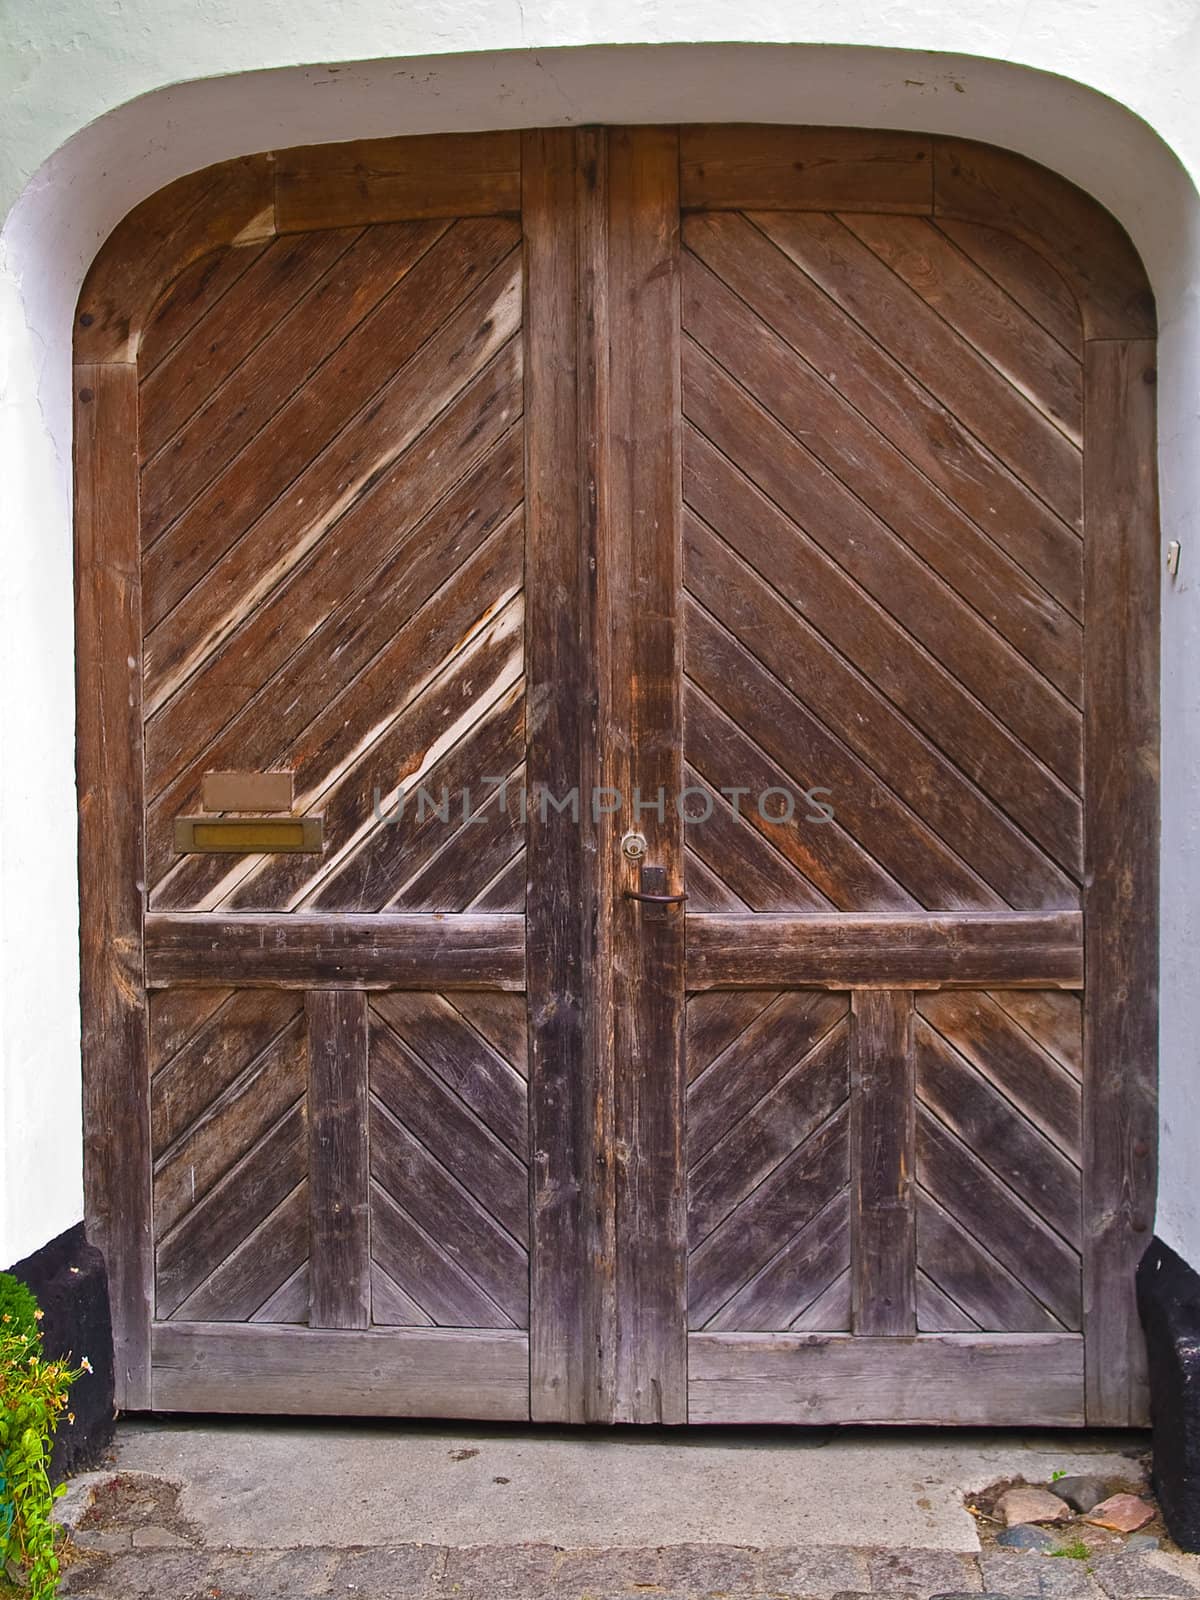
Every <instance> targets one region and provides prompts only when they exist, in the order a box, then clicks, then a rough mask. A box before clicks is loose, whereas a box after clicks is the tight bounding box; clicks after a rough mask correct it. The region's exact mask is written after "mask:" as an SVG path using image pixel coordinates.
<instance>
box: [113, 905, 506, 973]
mask: <svg viewBox="0 0 1200 1600" xmlns="http://www.w3.org/2000/svg"><path fill="white" fill-rule="evenodd" d="M145 941H146V971H147V980H146V981H147V982H148V983H149V984H150V985H151V986H152V987H154V988H170V987H172V986H174V985H177V984H199V985H204V986H206V987H207V986H209V985H211V984H214V983H225V984H233V985H241V984H251V985H254V984H259V985H261V984H264V983H266V984H277V985H280V986H282V987H284V988H300V989H303V988H308V987H309V986H311V985H314V984H317V985H319V984H337V985H347V986H349V985H352V986H354V987H358V988H366V989H371V988H374V989H390V988H404V989H409V988H411V989H516V990H520V989H523V988H524V987H525V919H524V918H523V917H519V916H487V915H482V916H476V915H470V916H468V915H461V916H437V917H423V916H417V915H414V916H403V915H396V916H339V917H332V916H327V917H315V916H311V917H309V916H287V915H284V916H263V917H255V916H227V917H218V916H208V915H205V914H203V913H195V914H193V913H178V914H171V913H166V912H157V913H155V912H151V913H150V914H149V915H148V916H147V917H146V920H145Z"/></svg>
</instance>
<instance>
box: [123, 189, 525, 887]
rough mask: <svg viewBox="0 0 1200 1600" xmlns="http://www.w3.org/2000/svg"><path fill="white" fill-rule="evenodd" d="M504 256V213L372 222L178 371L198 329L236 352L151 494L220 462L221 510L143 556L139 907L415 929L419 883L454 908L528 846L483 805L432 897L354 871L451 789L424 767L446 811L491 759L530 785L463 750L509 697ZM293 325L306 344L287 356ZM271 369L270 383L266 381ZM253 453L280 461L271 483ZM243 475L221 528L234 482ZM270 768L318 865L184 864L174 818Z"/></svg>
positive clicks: (511, 593) (518, 535)
mask: <svg viewBox="0 0 1200 1600" xmlns="http://www.w3.org/2000/svg"><path fill="white" fill-rule="evenodd" d="M518 238H519V234H518V231H517V229H516V228H515V225H514V224H513V223H511V222H509V221H507V220H503V219H492V220H491V221H490V222H489V223H486V224H485V223H484V222H482V221H471V222H468V223H464V224H462V225H461V226H458V227H456V226H447V225H446V224H444V223H438V224H432V223H421V224H406V225H397V226H395V227H379V228H369V229H367V230H366V231H365V232H363V233H361V234H360V235H358V237H357V240H356V242H355V243H354V244H351V245H349V246H348V245H347V241H345V240H341V238H340V236H339V248H338V250H337V251H336V252H335V254H334V259H333V261H332V263H328V262H325V267H326V270H325V272H324V274H323V276H321V277H320V279H319V280H318V283H317V286H316V288H314V289H313V290H312V291H311V293H310V294H308V295H306V296H303V297H301V298H300V300H299V301H298V303H297V305H296V307H295V308H294V311H293V312H292V313H289V315H288V316H285V317H283V318H282V320H280V321H277V322H272V318H273V316H274V310H273V309H268V310H267V311H266V312H265V314H264V312H263V310H262V307H261V304H260V296H261V293H262V285H261V284H260V283H259V281H258V280H259V276H260V275H259V274H256V273H255V272H254V271H253V270H251V271H249V272H247V273H245V274H243V275H242V277H241V278H239V279H238V281H237V282H236V283H235V284H234V285H233V286H232V287H231V288H230V289H229V290H228V291H227V292H226V294H225V295H224V296H223V297H222V299H221V300H220V301H219V302H218V303H217V306H216V307H214V308H213V310H212V311H211V312H210V313H209V314H208V316H207V317H202V318H201V319H200V321H199V323H198V324H197V325H196V326H195V327H193V328H192V329H191V330H190V331H189V332H188V334H187V335H185V337H184V339H183V340H182V341H181V342H180V345H179V346H177V347H176V348H177V349H179V350H180V351H181V354H182V355H186V354H187V350H188V348H190V347H191V346H192V345H193V344H195V343H196V341H200V342H201V344H202V342H203V341H204V339H205V338H206V337H207V336H208V334H209V333H210V332H211V333H212V334H213V335H214V337H215V335H216V332H217V330H214V329H209V327H208V323H209V322H210V321H212V319H213V318H216V317H218V316H220V317H221V318H222V319H223V321H224V322H233V323H236V325H237V326H238V327H239V328H240V338H241V340H242V341H243V342H244V343H246V344H248V345H249V346H250V349H249V351H248V352H240V351H239V352H235V353H231V354H230V356H229V359H228V362H227V365H229V367H230V368H231V370H230V371H229V373H228V374H225V373H224V369H223V368H222V369H221V372H220V373H219V374H218V375H217V379H216V382H215V387H214V391H213V393H212V394H211V395H210V396H209V397H208V399H207V400H206V401H205V402H204V403H203V404H201V405H200V406H199V408H198V409H196V410H195V411H194V412H193V413H192V415H191V416H190V417H189V418H188V419H187V421H186V422H185V423H184V424H182V425H181V426H179V427H178V428H175V427H174V416H173V414H172V417H171V420H170V422H169V423H167V424H163V427H164V429H173V430H174V431H172V432H170V438H169V442H167V443H160V444H157V448H156V449H155V451H154V453H153V454H152V455H149V456H148V457H147V458H146V459H145V460H144V463H143V480H144V481H145V480H146V478H147V475H149V474H152V473H153V472H156V471H157V470H158V464H159V463H160V462H161V461H162V460H163V459H164V457H165V456H167V455H175V456H177V457H178V460H179V461H180V462H182V463H188V464H190V463H194V462H197V461H199V460H201V459H202V458H204V459H208V456H211V460H212V462H213V463H214V464H213V466H212V472H211V478H212V484H211V487H210V488H209V489H206V490H204V491H203V493H204V494H210V495H211V496H213V497H215V498H214V499H213V501H212V505H211V507H210V508H209V509H208V510H207V511H205V512H204V514H203V515H201V516H200V520H199V521H198V522H196V524H195V526H194V527H184V524H185V522H187V520H188V519H189V518H190V517H192V516H193V514H196V515H199V513H194V508H195V506H196V505H197V504H198V503H199V502H198V501H197V499H196V497H195V496H194V495H192V494H191V493H190V491H185V490H181V491H180V492H179V493H178V494H177V495H176V497H175V499H174V500H173V501H172V504H173V506H174V507H175V510H176V513H177V514H176V517H175V520H174V521H172V522H171V524H170V526H169V527H168V528H167V529H164V530H163V531H162V532H157V533H155V532H152V533H151V534H150V535H149V539H150V543H149V548H148V551H147V554H146V556H145V579H144V585H145V588H146V591H147V593H148V594H149V595H150V596H151V609H150V613H149V616H148V619H147V620H148V632H147V639H146V652H145V661H146V695H145V704H146V708H147V716H148V723H147V752H148V787H149V789H150V791H151V793H152V795H153V796H154V800H153V801H152V803H151V807H150V812H149V826H148V837H147V855H148V865H149V874H150V878H151V881H152V883H153V886H154V887H153V889H152V892H151V904H152V905H154V906H156V907H159V908H162V909H172V910H197V909H203V910H210V909H215V908H216V907H218V906H222V905H228V906H230V907H231V908H235V909H242V910H249V909H252V910H289V909H294V908H296V907H302V906H304V905H306V904H307V903H308V902H309V901H310V900H312V899H313V898H314V897H315V896H316V894H317V892H318V890H319V889H323V890H324V894H325V903H326V904H328V905H330V906H332V907H334V908H336V909H339V910H376V909H381V908H382V907H383V906H384V905H389V906H391V907H392V908H394V909H408V908H409V902H408V901H406V899H405V892H404V891H405V888H406V884H407V880H408V877H411V878H412V879H413V895H412V907H413V908H414V909H436V910H460V909H463V908H464V907H465V906H466V905H468V904H469V903H470V902H471V900H473V899H474V898H475V897H476V895H478V894H480V893H483V892H485V891H486V890H487V889H488V887H489V886H490V884H491V882H492V881H493V879H494V878H495V877H496V876H498V875H499V874H500V873H501V872H502V871H503V869H504V868H505V867H506V866H507V864H508V862H509V861H510V860H511V859H512V857H513V856H514V855H515V854H516V853H517V851H518V850H519V848H520V843H521V841H520V837H519V831H520V830H519V822H520V816H519V808H518V807H516V806H510V807H508V808H507V810H505V811H504V812H503V813H502V814H501V808H500V807H498V806H496V805H495V802H494V801H493V806H494V809H495V811H496V812H497V814H501V825H500V826H499V827H498V828H493V829H492V830H491V832H492V837H491V838H490V839H489V840H488V842H487V848H486V849H485V850H480V851H479V852H477V853H473V854H474V857H475V863H476V864H475V870H474V872H473V873H472V872H464V870H463V864H462V863H461V861H459V860H457V859H456V857H457V856H459V855H461V853H462V851H463V849H464V847H465V845H466V840H467V839H471V840H472V842H474V841H475V839H476V838H479V837H480V834H481V833H482V832H486V831H487V830H488V828H489V824H491V822H492V818H491V817H487V818H486V819H485V820H484V821H483V823H482V827H480V826H478V825H477V829H476V833H475V834H468V835H464V837H463V839H462V840H461V841H460V843H459V846H458V847H457V849H456V848H455V847H454V846H450V848H449V853H448V854H447V851H446V846H447V843H448V841H447V840H446V839H445V837H443V838H441V839H440V840H439V844H438V848H439V850H440V851H441V857H440V859H439V862H438V865H437V868H436V870H435V871H433V872H432V874H431V875H426V877H424V878H422V877H421V876H420V873H421V869H422V867H423V866H425V865H426V863H424V862H422V861H421V860H419V859H418V860H416V861H415V862H411V863H407V865H409V866H411V868H412V870H411V872H409V873H408V874H407V875H405V873H403V872H400V873H399V875H398V876H394V878H393V880H391V881H389V882H388V883H387V884H386V885H380V884H378V883H377V882H376V878H375V876H374V875H373V874H372V873H371V872H370V871H369V870H368V869H367V865H366V861H367V859H368V858H370V856H371V855H372V852H374V853H375V854H378V853H379V848H378V846H379V840H378V835H379V833H380V832H381V831H382V829H383V828H384V827H385V826H387V822H388V820H389V817H390V816H391V814H392V813H393V812H394V811H395V808H396V805H397V800H398V797H399V796H400V795H403V794H404V793H405V790H406V788H408V787H409V786H411V787H412V788H413V789H417V788H419V787H422V786H423V787H425V788H426V789H427V790H428V792H429V795H430V796H431V804H432V805H437V804H438V803H439V802H441V803H442V810H443V812H444V811H445V809H446V805H445V800H444V798H443V795H442V787H441V785H440V784H439V783H438V781H437V780H438V779H441V778H443V777H444V776H445V774H443V773H442V772H440V771H439V772H433V771H431V770H430V769H431V768H433V767H434V766H435V765H436V763H437V762H438V760H439V758H442V759H443V760H444V761H448V762H450V764H451V765H452V766H453V773H452V776H453V778H454V779H455V782H456V785H457V787H456V791H455V793H454V802H453V803H454V806H455V808H456V810H457V808H459V807H460V806H461V805H462V804H463V794H464V792H465V791H470V790H473V793H474V799H473V801H472V802H471V805H472V808H473V809H474V810H482V808H483V806H484V802H485V800H486V799H487V796H488V794H489V793H490V789H489V786H488V785H487V784H486V783H484V782H483V781H482V780H483V774H484V773H485V772H486V773H493V766H492V764H491V762H492V758H493V757H496V758H497V759H500V758H503V760H505V761H506V762H507V765H503V766H501V767H499V768H496V769H495V770H494V777H495V778H499V777H502V776H508V775H510V774H512V775H513V776H515V777H519V767H520V759H521V758H520V754H519V751H517V750H515V749H513V750H509V749H501V750H494V749H493V748H492V746H491V745H487V746H486V748H484V749H483V750H481V751H479V752H478V759H476V756H475V753H474V752H472V751H471V749H470V745H471V743H472V740H473V736H474V733H475V730H476V725H477V723H478V722H479V721H481V720H482V719H484V718H486V715H487V713H488V712H489V711H491V710H492V709H493V708H494V705H495V702H496V701H497V699H499V698H502V697H505V696H507V697H508V700H509V702H512V703H519V701H520V693H521V690H520V684H521V678H522V662H521V657H522V603H521V583H522V578H521V568H522V538H523V535H522V525H521V517H520V505H521V495H522V485H521V478H522V471H521V447H520V437H521V435H520V427H519V422H520V416H521V349H520V338H519V333H520V277H521V275H520V259H519V252H517V250H516V248H515V247H516V245H517V242H518ZM368 246H369V248H368ZM264 259H265V258H264ZM324 260H325V258H324V257H322V261H323V262H324ZM322 291H324V298H322V297H321V296H322ZM310 301H312V302H313V303H311V304H310ZM269 306H270V302H268V307H269ZM256 313H257V314H256ZM297 319H298V320H297ZM293 322H296V324H297V328H298V329H307V330H308V333H309V334H310V335H311V337H307V336H306V338H305V339H304V340H299V334H298V332H296V331H293V330H292V323H293ZM264 323H265V324H266V327H265V328H264V327H263V324H264ZM278 341H284V342H285V343H286V348H285V349H282V350H280V351H278V352H275V351H274V348H273V347H274V345H275V343H276V342H278ZM236 354H240V355H241V359H240V361H238V360H236V359H235V355H236ZM268 359H272V360H275V361H276V365H277V367H278V369H279V377H278V382H271V383H268V382H267V379H266V367H265V363H266V362H267V361H268ZM385 362H386V364H385ZM170 363H171V358H170V357H168V358H167V362H166V363H160V364H159V366H157V367H156V368H155V369H154V371H153V372H152V373H150V374H148V375H147V377H146V379H145V384H144V388H143V395H142V402H143V408H144V409H146V410H147V411H149V410H152V409H153V410H154V411H155V415H156V416H157V414H158V412H159V411H161V410H164V409H168V410H169V409H170V408H169V407H166V406H165V403H164V398H163V396H160V395H159V393H158V385H157V383H156V382H155V379H156V375H157V374H159V373H161V372H162V371H163V367H164V365H170ZM351 365H353V371H351ZM185 370H187V371H190V370H191V364H190V362H189V363H187V364H186V365H185ZM272 370H274V369H272ZM168 376H169V374H168ZM343 379H345V380H346V381H343ZM164 382H165V380H164ZM243 389H245V391H246V392H245V394H243V393H242V390H243ZM164 392H165V393H169V392H170V391H169V387H168V389H167V390H166V391H164ZM251 397H252V400H253V403H251ZM192 399H195V396H193V397H192ZM187 404H189V405H190V404H191V399H190V400H189V401H188V402H187ZM222 430H225V431H228V432H230V436H231V444H230V447H229V448H228V449H227V448H226V447H225V446H224V445H223V444H221V443H220V442H219V439H218V437H217V436H218V434H220V435H221V437H222V438H223V437H224V434H223V433H222ZM154 437H155V440H156V441H157V434H155V435H154ZM264 439H269V442H270V443H271V445H272V447H273V448H272V450H271V456H272V466H271V468H270V470H262V471H260V466H259V463H258V453H259V452H260V450H261V441H263V440H264ZM275 448H278V449H281V450H283V451H284V453H285V454H286V455H287V457H288V472H289V473H290V475H291V482H290V484H289V483H288V481H287V479H283V480H282V482H281V480H280V476H279V475H278V472H277V468H276V466H275V463H274V452H275ZM206 452H207V453H208V456H206ZM226 456H229V458H230V459H229V460H228V461H226V459H225V457H226ZM194 470H195V471H197V472H199V471H201V470H204V471H207V470H208V468H207V467H205V468H203V469H202V468H200V467H196V468H195V469H194ZM245 474H251V486H250V488H248V489H247V491H246V496H245V498H244V499H243V500H240V501H239V506H240V510H239V511H238V512H237V513H235V514H232V515H231V505H230V501H231V498H233V497H235V487H234V486H233V485H230V484H226V483H225V482H224V480H225V479H227V478H232V479H234V480H235V482H239V481H240V480H241V477H242V475H245ZM273 474H274V475H273ZM280 487H284V488H285V492H284V493H283V494H282V496H280V494H279V489H280ZM189 501H190V504H189ZM181 506H182V507H184V508H185V509H183V510H182V511H180V509H179V508H180V507H181ZM214 524H215V525H216V527H217V528H218V529H219V530H220V531H219V534H218V536H217V538H216V539H214V538H213V536H212V529H213V526H214ZM239 527H243V528H244V531H243V532H241V533H240V534H239V533H238V531H237V530H238V528H239ZM193 548H194V549H195V550H196V552H197V557H196V560H197V563H198V564H193V566H192V568H191V569H190V570H189V569H188V568H187V562H188V561H189V560H190V559H191V558H190V557H189V556H188V555H187V551H188V550H191V549H193ZM160 569H161V570H162V571H163V573H164V574H167V575H169V576H164V577H163V579H162V580H161V582H160V580H159V578H158V577H157V576H156V574H157V573H158V571H159V570H160ZM167 582H170V583H172V584H175V585H176V586H177V588H178V589H179V593H178V594H176V592H175V590H174V589H172V590H171V591H170V592H169V593H165V594H164V598H163V601H162V606H163V608H164V610H163V615H162V618H161V620H160V621H157V622H156V621H155V616H156V609H155V608H156V606H157V602H156V601H155V600H154V598H153V597H154V596H155V595H156V594H158V593H159V592H160V590H161V589H162V584H163V583H167ZM214 701H215V704H214ZM473 713H474V714H473ZM214 735H215V737H214ZM520 740H521V732H520V730H519V729H518V730H517V731H516V733H515V735H514V745H515V744H519V742H520ZM279 767H283V768H287V769H288V770H290V771H291V772H292V773H293V778H294V785H295V795H296V806H297V808H300V809H311V808H317V809H323V810H324V812H325V816H326V835H325V837H326V848H325V852H324V854H323V856H322V857H321V858H320V860H319V861H317V862H315V863H314V862H313V861H311V860H309V859H308V858H297V857H293V858H291V859H290V860H288V861H286V862H285V861H282V860H280V859H278V858H277V859H275V860H269V859H268V860H255V859H254V858H246V859H242V858H237V857H233V858H230V857H224V858H222V857H211V858H205V857H201V856H192V857H186V858H184V859H183V860H180V859H179V858H178V857H176V856H175V854H174V850H173V835H172V828H173V823H174V819H175V817H177V816H179V815H182V814H187V813H189V812H194V811H196V810H198V809H199V804H200V795H199V786H200V779H201V777H202V775H203V772H204V771H206V770H227V769H248V770H269V769H273V768H279ZM427 778H428V779H429V780H430V782H428V783H427V782H426V781H425V780H426V779H427ZM446 794H447V795H448V794H449V785H448V784H447V785H446ZM416 798H417V796H416V795H415V794H414V795H413V796H412V800H413V803H414V804H415V802H416ZM377 813H381V814H382V820H381V818H380V815H377ZM442 821H443V823H446V822H447V821H448V818H446V817H445V816H443V818H442ZM446 831H447V830H446V829H445V828H443V834H444V833H445V832H446ZM384 853H388V854H390V852H386V851H385V852H384ZM360 858H362V859H360ZM332 873H336V874H337V877H338V885H339V887H338V888H336V889H335V888H334V887H333V886H332V885H328V884H327V882H326V880H327V879H329V877H330V876H331V874H332Z"/></svg>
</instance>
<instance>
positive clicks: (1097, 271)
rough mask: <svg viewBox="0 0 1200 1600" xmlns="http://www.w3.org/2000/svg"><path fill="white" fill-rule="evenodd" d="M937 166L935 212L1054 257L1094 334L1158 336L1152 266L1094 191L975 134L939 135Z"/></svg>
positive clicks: (1100, 336) (1103, 336)
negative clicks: (1146, 263)
mask: <svg viewBox="0 0 1200 1600" xmlns="http://www.w3.org/2000/svg"><path fill="white" fill-rule="evenodd" d="M933 167H934V195H933V211H934V216H935V217H936V218H938V219H939V220H940V219H941V218H942V217H950V218H954V219H961V220H963V221H966V222H982V223H986V224H987V225H988V226H989V227H992V228H997V229H1002V230H1004V231H1005V232H1007V233H1012V234H1016V236H1017V237H1018V238H1019V239H1023V240H1024V241H1025V242H1026V243H1027V244H1030V245H1032V246H1033V247H1034V249H1036V250H1040V251H1041V253H1042V254H1043V255H1045V256H1047V257H1049V259H1050V261H1051V262H1052V263H1053V264H1054V266H1056V267H1057V268H1058V270H1059V272H1061V273H1062V275H1063V276H1064V277H1065V278H1066V279H1067V281H1068V283H1070V285H1071V287H1072V289H1073V290H1074V292H1075V295H1076V297H1077V299H1078V300H1079V304H1080V309H1081V311H1082V313H1083V326H1084V333H1085V335H1086V337H1087V338H1088V339H1142V338H1152V337H1153V335H1154V331H1155V316H1154V297H1153V295H1152V293H1151V291H1150V285H1149V283H1148V282H1147V279H1146V271H1145V268H1144V267H1143V266H1142V263H1141V261H1140V259H1139V257H1138V253H1137V251H1136V250H1135V249H1134V247H1133V245H1132V244H1131V243H1130V240H1129V235H1128V234H1127V233H1126V232H1125V230H1124V229H1123V228H1122V227H1121V225H1120V223H1119V222H1118V221H1117V220H1116V218H1115V217H1114V216H1112V215H1111V214H1110V213H1109V212H1107V211H1105V210H1104V208H1103V207H1102V206H1101V205H1099V204H1098V203H1097V202H1096V201H1095V200H1093V199H1092V197H1091V196H1090V195H1087V194H1085V193H1084V192H1083V190H1082V189H1077V188H1076V187H1075V185H1074V184H1073V183H1068V182H1067V180H1066V179H1065V178H1062V177H1060V176H1059V174H1058V173H1056V172H1051V171H1050V169H1049V168H1048V167H1042V166H1039V165H1038V164H1037V163H1036V162H1033V161H1029V160H1027V159H1026V158H1025V157H1024V156H1019V155H1017V154H1015V153H1014V152H1013V151H1011V150H1001V149H998V148H997V147H996V146H995V145H987V144H976V143H974V142H973V141H970V140H967V139H945V138H935V139H934V141H933ZM1085 411H1086V401H1085ZM1088 425H1089V426H1090V423H1089V424H1088Z"/></svg>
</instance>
